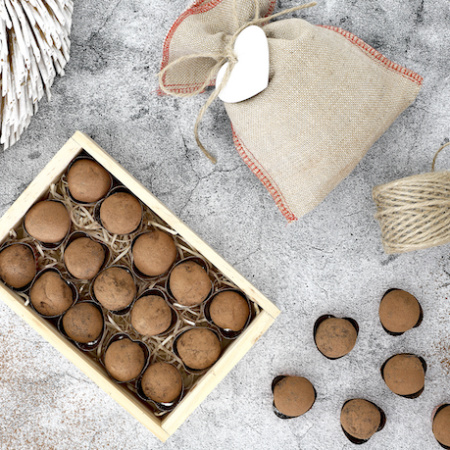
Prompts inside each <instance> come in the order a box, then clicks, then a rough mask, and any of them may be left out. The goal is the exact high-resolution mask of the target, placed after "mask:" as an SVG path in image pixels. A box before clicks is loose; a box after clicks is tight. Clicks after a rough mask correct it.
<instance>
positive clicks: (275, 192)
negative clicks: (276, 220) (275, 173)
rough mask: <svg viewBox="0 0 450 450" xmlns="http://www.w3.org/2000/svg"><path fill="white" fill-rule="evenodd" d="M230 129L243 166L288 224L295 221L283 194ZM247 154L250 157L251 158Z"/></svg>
mask: <svg viewBox="0 0 450 450" xmlns="http://www.w3.org/2000/svg"><path fill="white" fill-rule="evenodd" d="M231 129H232V131H233V141H234V145H235V147H236V150H237V151H238V153H239V155H240V156H241V158H242V159H243V160H244V162H245V164H247V166H248V167H249V168H250V170H251V171H252V172H253V173H254V174H255V175H256V176H257V177H258V179H259V181H261V183H262V184H263V185H264V186H265V187H266V189H267V190H268V191H269V193H270V195H271V196H272V198H273V199H274V200H275V204H276V205H277V206H278V209H279V210H280V211H281V213H282V214H283V216H284V217H286V219H287V220H288V221H289V222H293V221H294V220H297V217H296V216H295V215H294V214H293V213H292V211H291V210H290V209H289V208H288V206H287V204H286V200H285V198H284V196H283V194H282V193H281V191H280V189H279V188H278V186H277V185H276V184H275V182H274V181H273V180H270V177H269V175H268V174H267V172H266V171H265V170H264V168H263V166H262V165H261V163H260V162H259V161H258V160H257V159H256V158H255V156H254V155H253V154H252V153H251V152H250V150H248V149H247V148H246V147H245V146H244V144H243V142H242V141H241V140H240V139H239V137H238V135H237V134H236V132H235V131H234V128H233V125H231ZM248 154H250V155H251V158H250V156H249V155H248Z"/></svg>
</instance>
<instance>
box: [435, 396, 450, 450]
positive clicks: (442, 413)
mask: <svg viewBox="0 0 450 450" xmlns="http://www.w3.org/2000/svg"><path fill="white" fill-rule="evenodd" d="M433 434H434V437H435V438H436V440H437V441H438V442H439V443H440V444H442V445H445V446H446V447H450V405H446V406H444V407H443V408H441V409H439V410H438V412H437V413H436V415H435V416H434V418H433Z"/></svg>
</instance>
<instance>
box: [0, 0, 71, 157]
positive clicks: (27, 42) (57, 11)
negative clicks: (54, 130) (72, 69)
mask: <svg viewBox="0 0 450 450" xmlns="http://www.w3.org/2000/svg"><path fill="white" fill-rule="evenodd" d="M72 12H73V1H72V0H0V91H1V104H0V123H1V129H0V143H1V144H3V145H4V148H5V149H6V148H8V147H9V146H11V145H13V144H14V143H15V142H16V141H17V140H18V139H19V138H20V135H21V134H22V132H23V131H24V130H25V129H26V128H27V127H28V125H29V123H30V120H31V117H32V115H33V114H34V113H35V112H36V111H37V109H38V101H39V100H40V99H41V98H42V96H43V95H44V91H45V92H46V94H47V98H48V99H49V100H50V87H51V85H52V84H53V81H54V79H55V76H56V75H57V74H59V75H64V67H65V65H66V64H67V62H68V61H69V49H70V41H69V33H70V27H71V25H72Z"/></svg>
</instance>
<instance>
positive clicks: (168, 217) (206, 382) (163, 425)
mask: <svg viewBox="0 0 450 450" xmlns="http://www.w3.org/2000/svg"><path fill="white" fill-rule="evenodd" d="M83 150H84V151H86V152H87V153H88V154H90V155H91V156H92V157H93V158H94V159H95V160H96V161H97V162H98V163H100V164H101V165H102V166H103V167H105V169H107V170H108V171H109V172H110V173H111V174H112V175H113V176H114V177H116V178H117V180H118V181H120V182H121V183H122V184H123V185H125V186H126V187H127V188H128V189H130V191H131V192H133V193H134V194H135V195H136V197H138V198H139V199H140V200H141V201H142V202H143V203H144V204H145V205H147V206H148V207H149V208H150V209H151V210H153V212H154V213H156V214H157V215H158V216H159V217H160V218H161V219H163V220H164V221H165V222H167V223H168V224H169V225H170V226H171V227H172V228H173V229H174V230H175V231H176V232H177V233H179V234H180V235H181V236H182V237H183V238H184V239H185V240H186V241H187V242H188V243H189V244H191V245H192V246H193V247H194V248H196V249H197V250H198V251H199V252H200V253H201V254H202V255H203V256H204V257H205V258H206V259H207V260H209V262H210V263H211V264H213V265H214V266H216V267H217V269H219V270H220V271H221V272H222V273H223V274H224V275H225V276H226V277H227V278H228V279H229V280H230V281H232V282H233V283H235V284H236V286H238V287H239V289H241V290H242V291H243V292H244V293H245V294H246V295H247V296H248V297H249V298H250V299H251V300H252V301H253V302H255V303H257V304H258V305H259V307H260V308H261V312H260V313H259V314H258V315H257V316H256V317H255V318H254V319H253V321H252V322H251V323H250V325H249V327H248V328H247V329H246V330H245V331H244V332H243V333H242V334H241V335H240V336H239V337H238V338H237V339H236V340H235V341H234V342H233V343H232V344H231V345H229V346H228V347H227V348H226V350H225V351H224V353H223V354H222V356H221V357H220V359H219V360H218V361H217V362H216V364H214V366H212V368H211V369H209V370H208V371H207V372H206V374H205V375H203V376H202V378H200V379H199V381H198V382H197V384H196V385H195V386H194V388H193V389H191V390H190V391H189V392H188V394H187V395H186V397H185V398H184V399H183V400H182V401H181V402H180V403H179V404H178V405H177V407H176V408H175V409H174V410H173V411H172V412H170V413H169V414H168V415H166V416H164V417H163V418H162V419H160V418H158V417H156V416H155V415H154V414H153V413H152V412H151V410H150V409H149V408H147V407H146V406H145V405H144V404H142V402H140V401H139V400H138V399H137V398H136V397H135V396H134V395H133V393H131V392H130V391H129V390H128V389H127V388H125V387H123V386H121V385H119V384H116V383H114V381H112V380H111V378H109V377H108V375H107V373H106V372H105V370H104V369H103V367H101V365H100V364H97V363H96V362H95V361H93V360H92V359H91V358H90V357H89V356H87V355H86V354H84V353H83V352H82V351H80V350H78V349H77V348H76V347H75V346H74V345H72V344H71V343H70V342H69V341H68V340H66V339H65V338H64V337H63V336H62V335H61V334H60V333H59V332H58V331H57V330H56V329H55V328H54V327H53V326H52V325H51V324H50V323H48V322H47V321H46V320H45V319H43V318H41V317H40V316H39V315H38V314H36V313H35V312H34V311H33V309H32V308H30V307H29V306H25V305H24V303H23V300H21V298H20V297H19V296H18V295H17V294H16V293H15V292H14V291H12V290H11V289H9V288H7V287H6V286H5V285H4V284H3V283H2V282H0V298H1V299H2V300H3V301H4V302H5V303H6V304H7V305H8V306H9V307H10V308H11V309H12V310H13V311H15V312H16V313H17V314H18V315H19V316H20V317H22V318H23V319H24V320H25V321H26V322H27V323H28V324H29V325H31V326H32V327H33V328H34V329H35V330H36V331H37V332H38V333H39V334H41V336H43V337H44V338H45V339H47V341H48V342H50V343H51V344H52V345H53V346H54V347H55V348H56V349H57V350H59V351H60V352H61V353H62V354H63V355H64V356H66V357H67V358H68V359H69V360H70V361H72V363H74V364H75V365H76V366H77V367H79V368H80V369H81V370H82V371H83V372H84V373H85V374H86V375H87V376H88V377H90V378H91V379H92V380H93V381H94V382H95V383H96V384H97V385H98V386H99V387H101V388H102V389H103V390H104V391H105V392H106V393H108V394H109V395H110V396H111V397H112V398H114V399H115V400H116V401H117V402H118V403H119V404H120V405H122V406H123V407H124V408H125V409H126V410H127V411H128V412H129V413H130V414H131V415H132V416H134V417H135V418H136V419H137V420H139V421H140V422H141V423H142V424H143V425H144V426H146V427H147V428H148V429H149V430H150V431H151V432H152V433H153V434H154V435H155V436H156V437H158V438H159V439H160V440H161V441H163V442H164V441H166V440H167V439H168V438H169V437H170V436H171V435H172V434H173V433H174V432H175V430H176V429H177V428H178V427H179V426H180V425H181V424H182V423H183V422H184V421H185V420H186V419H187V417H188V416H189V415H190V414H191V413H192V412H193V411H194V409H195V408H196V407H197V406H198V405H199V404H200V403H201V402H202V401H203V400H204V399H205V398H206V397H207V395H208V394H209V393H210V392H211V391H212V390H213V389H214V388H215V387H216V386H217V385H218V384H219V382H220V381H221V380H222V379H223V378H224V377H225V376H226V375H227V373H228V372H229V371H230V370H231V369H232V368H233V367H234V366H235V365H236V364H237V363H238V362H239V360H240V359H241V358H242V357H243V356H244V355H245V354H246V353H247V352H248V351H249V350H250V348H251V347H252V346H253V345H254V344H255V342H256V341H257V340H258V339H259V338H260V337H261V336H262V335H263V334H264V332H265V331H266V330H267V329H268V328H269V327H270V326H271V324H272V323H273V321H274V320H275V318H276V317H277V316H278V314H279V313H280V311H279V310H278V309H277V308H276V306H275V305H273V303H271V302H270V301H269V300H268V299H267V298H266V297H265V296H264V295H262V294H261V292H259V291H258V290H257V289H255V287H253V286H252V285H251V284H250V283H249V282H248V281H247V280H246V279H245V278H244V277H243V276H242V275H240V274H239V273H238V272H237V271H236V270H235V269H234V268H233V267H232V266H231V265H230V264H228V263H227V262H226V261H225V260H224V259H223V258H221V257H220V256H219V255H218V254H217V253H216V252H215V251H214V250H213V249H212V248H211V247H209V246H208V245H207V244H205V242H203V241H202V240H201V239H200V238H199V237H198V236H197V235H196V234H195V233H194V232H193V231H192V230H190V229H189V228H188V227H187V226H186V225H185V224H184V223H183V222H182V221H181V220H180V219H178V218H177V217H176V216H175V215H174V214H173V213H172V212H171V211H170V210H169V209H168V208H166V206H164V205H163V204H162V203H161V202H160V201H159V200H158V199H157V198H156V197H155V196H154V195H152V194H151V193H150V192H149V191H148V190H147V189H146V188H145V187H144V186H142V184H140V183H139V182H138V181H137V180H136V179H135V178H134V177H133V176H132V175H131V174H129V173H128V172H127V171H126V170H125V169H124V168H123V167H121V166H120V165H119V164H118V163H117V161H115V160H114V159H113V158H112V157H111V156H109V155H108V153H106V152H105V151H104V150H103V149H102V148H101V147H99V146H98V145H97V144H96V143H95V142H94V141H93V140H92V139H90V138H89V137H88V136H86V135H85V134H83V133H81V132H79V131H77V132H76V133H75V134H74V135H73V136H72V137H71V138H70V139H69V140H68V141H67V142H66V144H65V145H64V146H63V147H62V148H61V150H60V151H59V152H58V153H57V154H56V155H55V157H54V158H53V159H52V160H51V161H50V163H49V164H48V165H47V166H46V167H45V168H44V170H43V171H42V172H41V173H40V174H39V175H38V176H37V177H36V178H35V179H34V180H33V181H32V182H31V184H30V185H29V186H28V187H27V188H26V189H25V191H24V192H23V193H22V195H21V196H20V197H19V198H18V199H17V201H16V202H15V203H14V204H13V205H12V206H11V208H10V209H9V210H8V211H7V212H6V213H5V215H4V216H3V217H2V218H1V219H0V245H1V244H2V243H3V242H4V241H5V240H6V239H7V238H8V235H9V232H10V230H11V229H13V228H16V227H17V226H18V225H20V223H21V221H22V219H23V217H24V215H25V213H26V212H27V211H28V209H29V208H30V207H31V206H32V205H33V204H34V203H35V202H36V201H37V200H39V199H40V198H41V197H42V196H43V195H44V194H45V193H46V192H47V191H48V189H49V187H50V185H51V184H52V183H53V182H55V181H56V180H57V179H59V177H60V176H61V175H62V174H63V173H64V172H65V171H66V169H67V167H68V165H69V163H70V162H71V161H72V160H73V159H74V158H75V157H76V156H77V155H78V154H79V153H81V152H82V151H83Z"/></svg>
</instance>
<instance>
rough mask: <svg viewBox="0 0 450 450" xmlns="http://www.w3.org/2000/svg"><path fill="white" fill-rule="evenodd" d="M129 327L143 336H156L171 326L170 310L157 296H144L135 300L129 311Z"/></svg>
mask: <svg viewBox="0 0 450 450" xmlns="http://www.w3.org/2000/svg"><path fill="white" fill-rule="evenodd" d="M130 317H131V325H133V328H134V329H135V330H136V331H137V332H138V333H139V334H142V335H143V336H157V335H158V334H161V333H164V332H165V331H167V330H168V329H169V328H170V326H171V324H172V319H173V316H172V308H171V307H170V306H169V305H168V304H167V302H166V300H165V299H164V298H162V297H160V296H159V295H145V296H143V297H141V298H139V299H137V300H136V301H135V302H134V304H133V308H132V309H131V314H130Z"/></svg>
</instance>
